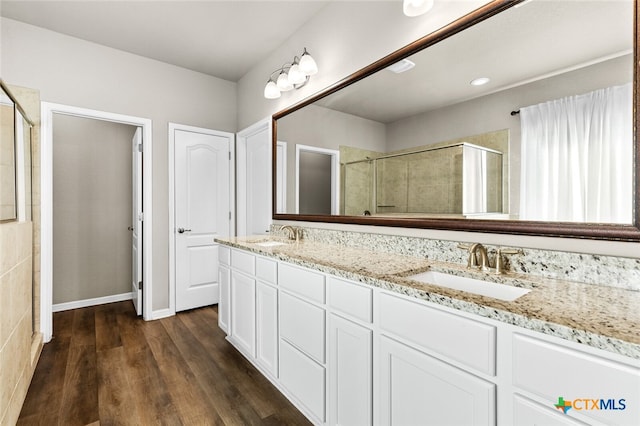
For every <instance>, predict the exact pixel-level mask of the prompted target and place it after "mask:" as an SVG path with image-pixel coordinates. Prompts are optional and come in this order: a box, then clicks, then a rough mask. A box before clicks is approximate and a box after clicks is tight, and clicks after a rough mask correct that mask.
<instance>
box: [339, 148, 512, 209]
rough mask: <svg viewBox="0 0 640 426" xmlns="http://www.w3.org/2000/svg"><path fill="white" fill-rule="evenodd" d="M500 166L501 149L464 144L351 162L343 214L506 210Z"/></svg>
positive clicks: (346, 169)
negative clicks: (504, 208) (504, 207)
mask: <svg viewBox="0 0 640 426" xmlns="http://www.w3.org/2000/svg"><path fill="white" fill-rule="evenodd" d="M502 167H503V166H502V153H501V152H499V151H495V150H492V149H488V148H485V147H481V146H477V145H473V144H469V143H466V142H465V143H458V144H454V145H449V146H444V147H437V148H431V149H423V150H420V151H417V152H408V153H401V154H393V155H386V156H381V157H378V158H376V159H374V160H363V161H355V162H352V163H347V164H345V165H344V182H345V190H344V207H345V214H350V215H362V214H363V212H364V210H369V211H370V212H371V213H372V214H377V215H385V216H440V215H452V216H460V217H462V216H463V215H464V216H469V215H479V214H487V213H502V211H503V208H502V196H503V191H504V186H503V180H502V177H503V176H502ZM370 195H371V196H372V199H371V198H370ZM367 206H371V208H370V209H369V208H367Z"/></svg>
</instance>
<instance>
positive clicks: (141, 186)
mask: <svg viewBox="0 0 640 426" xmlns="http://www.w3.org/2000/svg"><path fill="white" fill-rule="evenodd" d="M54 115H55V117H56V118H55V120H54ZM64 116H67V117H64ZM72 118H76V119H77V118H81V119H90V120H97V121H101V122H104V123H103V124H105V125H106V123H116V124H118V125H125V126H124V127H123V129H124V131H127V129H129V130H131V132H132V133H133V130H134V128H139V130H138V131H137V132H136V133H137V134H138V135H139V139H141V141H140V142H139V146H137V147H136V146H134V145H136V143H135V142H134V140H135V139H134V138H132V139H131V142H130V143H131V145H129V147H127V151H128V153H129V154H131V153H134V152H136V151H137V152H138V153H139V162H138V164H139V169H142V164H143V163H144V168H143V170H139V171H140V173H139V179H138V181H137V182H136V179H134V178H133V176H134V175H136V172H135V163H136V161H134V159H135V155H130V156H128V158H129V161H127V164H126V165H123V167H126V168H128V170H131V176H132V178H131V189H130V190H129V191H126V194H127V196H128V197H129V198H130V199H131V206H132V209H131V212H130V213H129V215H128V216H129V218H130V220H128V221H127V222H129V224H130V227H131V228H132V230H133V229H134V228H136V226H137V227H138V231H139V232H138V234H139V235H140V236H141V238H140V240H141V241H140V242H141V243H142V245H143V246H144V250H141V252H140V253H141V256H140V258H139V261H138V263H137V265H136V262H135V261H134V259H133V254H132V256H131V257H130V260H129V261H128V262H127V270H131V271H132V274H131V275H132V278H131V280H130V282H131V283H133V281H134V279H133V275H134V274H135V272H138V273H139V274H140V275H142V277H143V280H140V281H143V282H144V287H145V288H144V295H143V296H142V297H141V298H142V303H141V304H140V306H139V307H140V308H141V310H142V313H143V317H144V319H145V320H149V319H153V317H154V316H153V311H152V304H151V300H152V280H151V259H152V240H151V236H152V233H151V230H152V226H151V225H152V221H151V219H152V214H151V213H152V204H151V203H152V198H151V196H152V189H151V184H152V180H151V177H152V161H151V160H152V153H151V149H152V144H151V120H149V119H145V118H139V117H133V116H126V115H122V114H114V113H108V112H103V111H97V110H90V109H85V108H78V107H73V106H68V105H60V104H52V103H47V102H43V103H42V148H41V153H40V160H41V168H42V172H41V187H42V196H41V197H42V198H41V203H42V208H41V209H42V235H41V239H42V242H41V246H42V252H41V261H40V267H41V277H42V278H41V280H42V284H41V300H42V303H41V319H42V320H41V329H42V330H41V331H42V333H43V337H44V341H45V342H48V341H50V340H51V337H52V332H53V275H54V263H53V242H54V235H53V228H54V217H53V214H54V202H53V201H54V188H53V178H54V167H53V157H54V131H53V128H54V121H58V120H60V119H62V120H63V121H64V120H67V121H68V120H70V119H72ZM114 126H115V125H114ZM127 126H129V127H127ZM115 127H118V126H115ZM57 148H58V147H56V151H58V150H57ZM85 148H86V147H85ZM136 148H137V149H136ZM61 152H62V153H64V149H63V150H62V151H59V152H58V154H57V155H60V153H61ZM85 154H86V153H85ZM67 155H81V153H80V152H76V151H74V150H73V149H72V150H71V151H69V152H68V153H67ZM97 161H99V159H98V160H97ZM85 166H86V165H85ZM91 173H92V171H91V170H90V169H87V168H86V167H85V174H84V175H80V176H76V177H75V178H71V181H72V182H71V183H72V185H75V186H77V187H81V186H83V185H85V186H86V184H87V181H88V180H90V179H99V178H98V177H96V176H89V175H90V174H91ZM134 188H137V190H135V191H134ZM85 189H86V188H85ZM103 195H105V194H93V196H95V197H102V196H103ZM121 195H122V194H121ZM136 195H138V196H139V197H138V198H139V200H140V201H139V204H140V205H138V206H135V207H134V205H135V204H136V202H135V198H136V197H135V196H136ZM58 197H60V195H58ZM58 201H64V200H59V199H56V204H57V205H58V207H59V209H58V208H57V209H56V211H57V215H59V214H64V211H65V208H67V209H69V210H68V212H73V214H74V215H76V216H77V218H78V220H80V221H92V220H93V221H98V222H99V224H100V221H105V227H107V226H106V221H108V218H107V216H108V212H101V214H95V212H93V213H92V212H91V211H90V209H88V208H87V207H86V204H84V203H83V204H78V203H76V207H75V208H73V207H72V206H73V203H72V202H69V203H68V204H69V205H65V203H58ZM136 208H140V211H139V212H137V213H136V214H134V213H133V211H134V210H136ZM68 214H72V213H68ZM134 218H137V220H139V222H138V223H135V221H134ZM132 222H133V223H132ZM78 227H80V226H78ZM98 228H99V227H98ZM132 230H129V231H128V232H131V231H132ZM61 231H62V232H64V230H62V229H61ZM67 231H68V232H77V229H73V226H72V225H71V226H70V227H69V228H68V230H67ZM124 231H127V229H126V227H125V229H124ZM63 240H64V239H63ZM85 243H86V244H95V245H99V244H101V238H99V237H96V238H94V239H93V241H90V242H83V244H85ZM76 249H77V247H76ZM133 252H135V250H134V249H133V248H132V250H131V253H133ZM128 257H129V256H128ZM97 261H98V262H99V259H97ZM137 267H139V269H138V268H137ZM85 284H86V283H85ZM130 288H131V287H130ZM132 293H133V292H132ZM85 302H89V303H90V300H89V301H85ZM96 303H104V301H102V302H101V301H97V302H96Z"/></svg>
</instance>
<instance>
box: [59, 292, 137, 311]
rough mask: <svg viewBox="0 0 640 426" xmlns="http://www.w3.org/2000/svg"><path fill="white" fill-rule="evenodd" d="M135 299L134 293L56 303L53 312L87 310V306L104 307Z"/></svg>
mask: <svg viewBox="0 0 640 426" xmlns="http://www.w3.org/2000/svg"><path fill="white" fill-rule="evenodd" d="M131 299H133V294H132V293H122V294H114V295H111V296H104V297H96V298H93V299H84V300H76V301H73V302H65V303H56V304H55V305H53V309H52V311H53V312H60V311H68V310H70V309H78V308H86V307H87V306H95V305H104V304H106V303H113V302H122V301H123V300H131Z"/></svg>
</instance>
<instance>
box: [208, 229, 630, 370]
mask: <svg viewBox="0 0 640 426" xmlns="http://www.w3.org/2000/svg"><path fill="white" fill-rule="evenodd" d="M267 238H268V239H270V240H274V239H277V237H271V238H269V237H246V238H229V239H218V240H217V241H219V242H221V243H223V244H226V245H229V246H231V247H236V248H241V249H245V250H249V251H251V252H254V253H258V254H262V255H266V256H270V257H274V258H276V259H280V260H284V261H287V262H291V263H293V264H297V265H300V266H305V267H308V268H312V269H316V270H319V271H322V272H326V273H330V274H333V275H337V276H340V277H343V278H347V279H350V280H353V281H358V282H362V283H366V284H369V285H372V286H375V287H379V288H383V289H387V290H391V291H394V292H397V293H402V294H406V295H408V296H412V297H416V298H418V299H422V300H426V301H429V302H433V303H437V304H440V305H442V306H447V307H450V308H454V309H458V310H461V311H465V312H469V313H473V314H477V315H480V316H483V317H486V318H491V319H494V320H498V321H501V322H505V323H508V324H513V325H516V326H520V327H523V328H527V329H529V330H534V331H538V332H542V333H545V334H548V335H552V336H556V337H560V338H564V339H567V340H570V341H574V342H578V343H583V344H586V345H589V346H593V347H596V348H599V349H604V350H607V351H610V352H614V353H618V354H621V355H625V356H629V357H632V358H635V359H640V309H639V307H640V292H639V291H633V290H629V289H626V288H611V287H605V286H599V285H593V284H585V283H580V282H571V281H565V280H558V279H552V278H545V277H538V276H534V275H524V274H516V273H509V274H508V275H491V274H486V273H482V272H476V271H470V270H468V269H466V268H465V267H463V266H462V265H460V264H459V261H458V263H450V262H444V261H441V260H432V259H426V258H425V257H424V256H423V255H420V254H419V253H416V254H415V255H408V254H398V253H390V252H386V251H377V250H376V251H372V250H368V249H364V248H361V247H353V246H349V245H347V244H340V243H337V242H334V243H326V242H317V241H312V240H302V241H301V242H299V243H287V244H283V245H279V246H274V247H263V246H260V245H258V244H256V242H260V241H264V240H265V239H267ZM283 241H284V240H283ZM459 252H461V251H460V250H459V249H456V253H457V254H458V256H459ZM463 255H464V253H463ZM429 269H431V270H437V271H443V272H448V273H453V274H458V275H463V276H470V277H475V278H481V279H484V280H487V281H494V282H498V283H508V284H510V285H515V286H519V287H526V288H530V289H532V291H531V292H529V293H528V294H526V295H524V296H522V297H520V298H518V299H517V300H515V301H512V302H506V301H502V300H499V299H494V298H490V297H485V296H479V295H475V294H471V293H467V292H462V291H457V290H452V289H449V288H445V287H439V286H436V285H429V284H423V283H420V282H418V281H414V280H411V279H408V278H405V277H407V276H409V275H413V274H415V273H419V272H423V271H426V270H429Z"/></svg>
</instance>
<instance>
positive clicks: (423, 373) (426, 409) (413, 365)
mask: <svg viewBox="0 0 640 426" xmlns="http://www.w3.org/2000/svg"><path fill="white" fill-rule="evenodd" d="M380 355H381V356H380V393H379V396H380V401H379V402H380V423H381V424H383V425H418V424H423V425H439V426H445V425H494V424H495V421H496V420H495V418H496V416H495V407H496V402H495V385H493V384H492V383H489V382H486V381H484V380H482V379H479V378H478V377H476V376H473V375H471V374H469V373H466V372H464V371H462V370H459V369H457V368H455V367H452V366H450V365H448V364H445V363H443V362H441V361H439V360H437V359H435V358H433V357H430V356H428V355H426V354H424V353H422V352H420V351H417V350H415V349H413V348H410V347H409V346H406V345H403V344H401V343H398V342H396V341H394V340H391V339H388V338H386V337H384V336H383V337H381V339H380Z"/></svg>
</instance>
